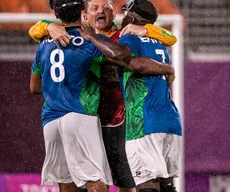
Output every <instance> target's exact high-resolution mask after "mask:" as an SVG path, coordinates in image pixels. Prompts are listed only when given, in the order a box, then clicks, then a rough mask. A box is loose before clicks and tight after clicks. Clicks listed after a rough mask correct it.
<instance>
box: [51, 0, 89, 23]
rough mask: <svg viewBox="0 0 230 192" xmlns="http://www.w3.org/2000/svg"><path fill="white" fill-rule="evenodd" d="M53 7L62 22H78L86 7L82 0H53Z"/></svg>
mask: <svg viewBox="0 0 230 192" xmlns="http://www.w3.org/2000/svg"><path fill="white" fill-rule="evenodd" d="M52 7H53V9H54V12H55V15H56V17H57V18H59V19H60V20H61V21H62V22H67V23H71V22H76V21H77V20H78V19H80V17H81V11H82V10H83V9H84V3H83V1H82V0H53V3H52Z"/></svg>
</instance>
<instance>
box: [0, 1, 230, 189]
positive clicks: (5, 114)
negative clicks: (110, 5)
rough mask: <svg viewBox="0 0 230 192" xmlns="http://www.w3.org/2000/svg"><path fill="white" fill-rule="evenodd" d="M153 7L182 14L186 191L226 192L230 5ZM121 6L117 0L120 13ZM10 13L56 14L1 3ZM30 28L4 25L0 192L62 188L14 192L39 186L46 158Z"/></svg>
mask: <svg viewBox="0 0 230 192" xmlns="http://www.w3.org/2000/svg"><path fill="white" fill-rule="evenodd" d="M152 2H153V3H155V4H156V6H157V8H158V11H159V13H160V14H174V13H176V14H178V13H179V14H181V15H183V17H184V38H185V41H184V54H185V60H184V81H185V85H184V98H185V105H184V112H185V129H184V138H185V145H184V150H185V189H186V192H209V191H210V192H219V191H220V192H228V191H230V179H229V177H228V174H230V149H229V146H230V127H229V126H230V108H229V104H230V89H229V84H228V82H230V81H229V80H230V76H229V74H230V55H229V52H230V39H229V36H230V2H229V0H171V1H170V0H152ZM123 3H124V2H122V1H118V0H116V1H115V5H116V10H117V12H118V13H119V12H121V11H120V7H121V5H122V4H123ZM4 12H11V13H18V12H24V13H25V12H27V13H32V12H33V13H38V12H40V13H48V12H49V13H50V11H49V7H48V3H47V0H39V1H36V2H35V1H31V0H20V1H18V0H7V1H5V2H3V0H1V2H0V13H4ZM30 26H31V24H11V23H8V24H2V23H0V29H1V30H0V77H1V81H0V90H1V92H0V102H1V103H0V130H1V134H0V174H1V175H2V176H0V192H18V191H28V192H29V191H36V192H39V191H42V190H43V192H45V191H47V192H48V191H50V192H51V191H52V192H54V191H55V190H56V189H48V188H47V189H40V188H39V189H38V188H36V187H35V185H34V188H29V187H27V188H26V187H25V186H24V187H25V188H23V187H22V186H21V190H19V189H16V188H12V186H17V185H19V184H20V182H21V183H22V184H26V182H27V183H28V186H29V185H31V186H33V182H35V181H37V180H39V178H38V177H37V175H35V176H34V175H33V174H39V173H40V171H41V166H42V162H43V158H44V146H43V135H42V129H41V128H40V127H41V122H40V113H41V106H42V102H43V101H42V97H41V96H32V95H31V94H30V91H29V79H30V70H31V61H30V60H28V58H27V59H26V56H27V55H32V54H34V51H35V50H36V45H35V44H34V43H33V41H32V40H31V39H30V38H29V37H28V35H27V30H28V28H29V27H30ZM166 27H167V28H169V29H170V26H166ZM4 174H10V175H7V176H6V175H4ZM12 174H13V175H12ZM15 174H16V175H15ZM18 174H28V176H26V175H25V176H21V175H18ZM12 177H13V181H12V180H11V179H12ZM7 183H8V184H7ZM15 183H17V184H15ZM35 183H36V182H35ZM22 188H23V189H22ZM27 189H28V190H27ZM32 189H33V190H32Z"/></svg>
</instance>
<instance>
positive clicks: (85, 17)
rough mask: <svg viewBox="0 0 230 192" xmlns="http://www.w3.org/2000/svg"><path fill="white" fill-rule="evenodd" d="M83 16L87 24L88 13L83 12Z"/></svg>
mask: <svg viewBox="0 0 230 192" xmlns="http://www.w3.org/2000/svg"><path fill="white" fill-rule="evenodd" d="M83 18H84V20H85V22H86V23H87V24H88V23H89V20H88V15H87V13H85V14H84V15H83Z"/></svg>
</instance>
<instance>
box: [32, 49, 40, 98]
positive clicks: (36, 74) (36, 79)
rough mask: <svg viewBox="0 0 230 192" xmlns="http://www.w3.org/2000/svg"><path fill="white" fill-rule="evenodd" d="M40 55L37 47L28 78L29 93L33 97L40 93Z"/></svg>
mask: <svg viewBox="0 0 230 192" xmlns="http://www.w3.org/2000/svg"><path fill="white" fill-rule="evenodd" d="M40 54H41V47H40V46H38V49H37V53H36V57H35V59H34V62H33V64H32V71H31V76H30V92H31V93H32V94H33V95H37V94H41V93H42V78H41V63H40Z"/></svg>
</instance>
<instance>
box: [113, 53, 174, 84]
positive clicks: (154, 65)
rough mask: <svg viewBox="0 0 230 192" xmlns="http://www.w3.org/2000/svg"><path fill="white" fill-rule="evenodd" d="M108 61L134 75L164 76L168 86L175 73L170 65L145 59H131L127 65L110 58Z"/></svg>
mask: <svg viewBox="0 0 230 192" xmlns="http://www.w3.org/2000/svg"><path fill="white" fill-rule="evenodd" d="M109 60H110V61H111V62H113V63H115V64H117V65H119V66H122V67H125V68H127V69H129V70H130V71H133V72H135V73H140V74H143V75H166V76H167V80H168V83H169V85H171V84H172V82H173V81H174V79H175V72H174V68H173V66H172V65H169V64H164V63H159V62H157V61H154V60H152V59H150V58H147V57H133V58H132V59H131V61H130V63H129V64H127V63H125V62H123V61H118V60H114V59H111V58H109Z"/></svg>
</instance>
